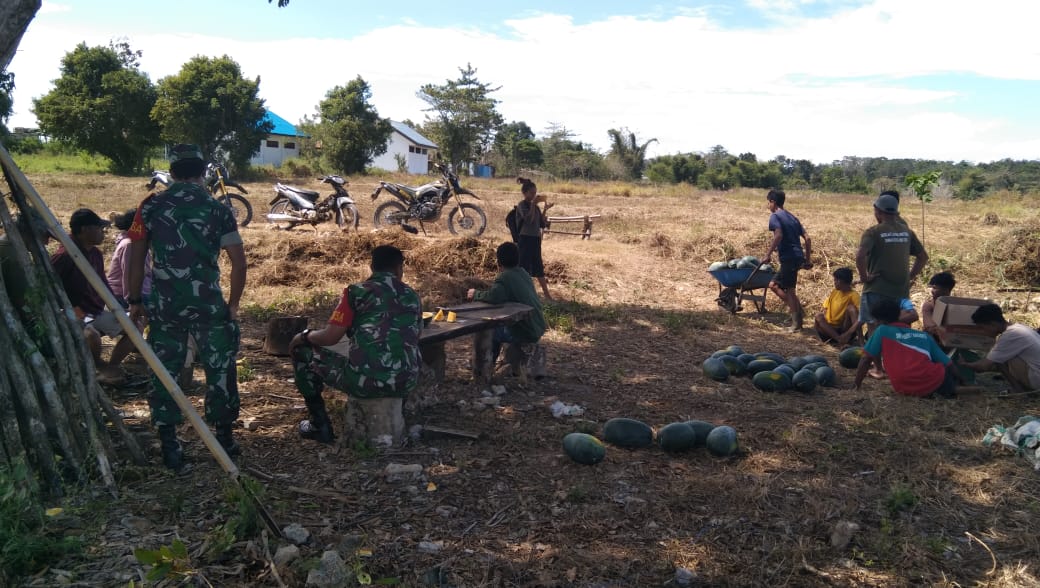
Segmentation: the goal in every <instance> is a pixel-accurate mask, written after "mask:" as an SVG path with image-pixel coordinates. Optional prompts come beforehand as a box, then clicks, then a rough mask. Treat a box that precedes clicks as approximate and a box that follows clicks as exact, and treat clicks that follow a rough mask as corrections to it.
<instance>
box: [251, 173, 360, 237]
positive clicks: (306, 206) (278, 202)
mask: <svg viewBox="0 0 1040 588" xmlns="http://www.w3.org/2000/svg"><path fill="white" fill-rule="evenodd" d="M318 181H319V182H321V183H323V184H329V185H330V186H332V189H333V192H332V194H329V195H328V197H326V198H325V199H324V200H322V201H321V202H319V201H318V198H319V197H321V194H319V193H318V192H315V191H314V190H303V189H301V188H297V187H295V186H287V185H285V184H281V183H279V184H275V185H274V192H275V196H274V199H273V200H271V202H270V203H269V204H270V205H271V210H270V212H268V213H267V222H269V223H272V224H274V225H276V226H280V227H283V228H284V229H285V230H289V229H292V228H293V227H295V226H296V225H307V224H309V225H311V226H316V225H317V224H318V223H320V222H324V221H327V220H332V219H335V221H336V224H337V225H339V228H340V229H342V230H344V231H347V230H350V229H354V230H357V227H358V220H359V215H358V209H357V205H355V204H354V199H353V198H351V197H350V193H349V192H347V189H346V188H344V187H343V186H346V185H347V181H346V180H344V179H343V178H342V177H341V176H322V177H320V178H318Z"/></svg>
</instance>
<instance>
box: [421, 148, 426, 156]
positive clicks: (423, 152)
mask: <svg viewBox="0 0 1040 588" xmlns="http://www.w3.org/2000/svg"><path fill="white" fill-rule="evenodd" d="M422 154H423V155H426V148H425V147H424V148H423V149H422Z"/></svg>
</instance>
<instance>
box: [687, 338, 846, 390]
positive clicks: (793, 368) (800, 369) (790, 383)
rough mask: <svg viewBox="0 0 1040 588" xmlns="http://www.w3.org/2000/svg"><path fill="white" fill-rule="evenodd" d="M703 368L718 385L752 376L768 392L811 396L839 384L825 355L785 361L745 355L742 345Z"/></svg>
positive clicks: (763, 354)
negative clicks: (792, 391) (735, 378)
mask: <svg viewBox="0 0 1040 588" xmlns="http://www.w3.org/2000/svg"><path fill="white" fill-rule="evenodd" d="M846 351H848V350H846ZM857 361H858V359H857ZM842 365H844V362H842ZM701 367H702V369H703V370H704V375H706V376H708V377H709V378H711V379H713V380H715V381H717V382H725V381H726V380H728V379H729V378H730V376H744V375H747V376H751V383H752V384H753V385H754V386H755V388H758V389H759V390H762V391H765V392H784V391H787V390H797V391H799V392H803V393H805V394H808V393H810V392H812V391H813V390H815V389H816V388H817V386H823V387H834V386H836V385H837V383H838V374H837V373H835V371H834V368H832V367H830V365H828V363H827V358H825V357H823V356H822V355H804V356H792V357H790V358H787V359H784V356H782V355H780V354H778V353H771V352H768V351H764V352H761V353H744V350H743V349H741V348H740V346H738V345H730V346H729V347H727V348H725V349H722V350H719V351H716V352H715V353H712V354H711V357H709V358H708V359H706V360H704V363H703V364H702V365H701Z"/></svg>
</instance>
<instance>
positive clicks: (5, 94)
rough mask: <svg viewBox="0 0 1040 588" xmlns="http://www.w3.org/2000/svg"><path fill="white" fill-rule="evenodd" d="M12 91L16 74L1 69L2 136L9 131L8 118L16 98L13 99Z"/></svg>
mask: <svg viewBox="0 0 1040 588" xmlns="http://www.w3.org/2000/svg"><path fill="white" fill-rule="evenodd" d="M12 92H14V74H13V73H11V72H6V71H0V138H3V137H6V136H7V135H8V133H9V131H8V130H7V119H8V118H10V116H11V111H12V109H13V108H14V100H12V99H11V93H12Z"/></svg>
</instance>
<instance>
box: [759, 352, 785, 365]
mask: <svg viewBox="0 0 1040 588" xmlns="http://www.w3.org/2000/svg"><path fill="white" fill-rule="evenodd" d="M755 359H771V360H773V361H775V362H776V364H777V365H780V364H782V363H784V356H783V355H780V354H779V353H773V352H771V351H763V352H761V353H756V354H755Z"/></svg>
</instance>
